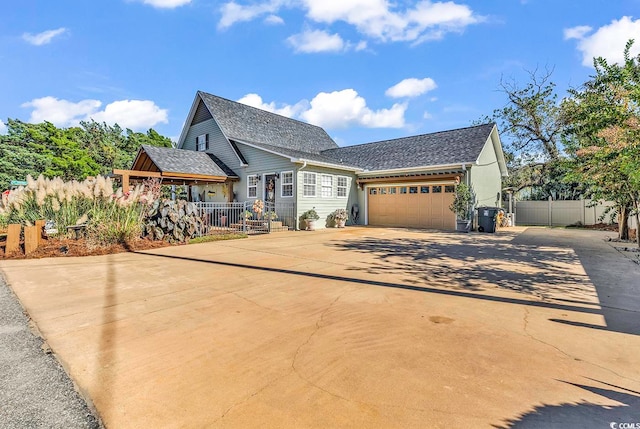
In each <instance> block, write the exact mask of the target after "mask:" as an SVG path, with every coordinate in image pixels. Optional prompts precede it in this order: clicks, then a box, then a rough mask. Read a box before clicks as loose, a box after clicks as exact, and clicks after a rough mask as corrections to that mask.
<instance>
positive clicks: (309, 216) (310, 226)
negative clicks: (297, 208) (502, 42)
mask: <svg viewBox="0 0 640 429" xmlns="http://www.w3.org/2000/svg"><path fill="white" fill-rule="evenodd" d="M318 219H320V216H318V212H316V210H315V209H311V210H307V211H306V212H304V213H302V216H300V220H303V221H304V222H305V224H306V230H307V231H315V230H316V221H317V220H318Z"/></svg>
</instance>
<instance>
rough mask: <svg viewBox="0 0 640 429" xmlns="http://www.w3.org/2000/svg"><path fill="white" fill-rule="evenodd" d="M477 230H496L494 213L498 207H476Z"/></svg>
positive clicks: (497, 210) (498, 209)
mask: <svg viewBox="0 0 640 429" xmlns="http://www.w3.org/2000/svg"><path fill="white" fill-rule="evenodd" d="M476 210H478V232H492V233H493V232H496V221H495V219H496V215H497V214H498V212H499V211H500V210H502V209H501V208H500V207H478V208H477V209H476Z"/></svg>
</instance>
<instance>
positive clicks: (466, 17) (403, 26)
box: [218, 0, 483, 43]
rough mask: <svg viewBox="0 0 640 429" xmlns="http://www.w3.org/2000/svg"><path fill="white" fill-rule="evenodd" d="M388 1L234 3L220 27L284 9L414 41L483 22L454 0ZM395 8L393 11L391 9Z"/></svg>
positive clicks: (228, 6) (382, 37) (373, 34)
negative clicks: (399, 3)
mask: <svg viewBox="0 0 640 429" xmlns="http://www.w3.org/2000/svg"><path fill="white" fill-rule="evenodd" d="M395 5H396V3H390V2H388V1H387V0H335V1H328V0H302V1H297V2H293V1H290V0H289V1H288V0H268V1H266V2H262V3H257V4H251V5H246V6H245V5H241V4H238V3H236V2H235V1H231V2H229V3H226V4H224V5H223V6H222V8H221V9H220V10H221V13H222V17H221V19H220V21H219V23H218V27H219V28H228V27H230V26H232V25H233V24H235V23H237V22H242V21H250V20H253V19H256V18H258V17H260V16H263V15H267V14H273V13H276V12H277V11H278V10H279V9H280V8H281V7H285V6H289V7H298V8H302V9H303V10H304V11H305V12H306V15H307V18H308V19H310V20H311V21H315V22H317V23H323V24H333V23H335V22H345V23H347V24H350V25H352V26H354V27H356V29H357V30H358V31H359V32H360V33H361V34H364V35H366V36H368V37H371V38H374V39H377V40H380V41H385V42H386V41H412V42H414V43H421V42H424V41H426V40H434V39H441V38H442V37H444V35H445V34H447V33H450V32H461V31H463V30H464V29H465V28H466V27H467V26H469V25H471V24H475V23H478V22H480V21H482V20H483V18H482V17H480V16H478V15H476V14H475V13H474V12H473V10H472V9H471V8H470V7H469V6H467V5H463V4H456V3H454V2H453V1H447V2H432V1H430V0H422V1H419V2H418V3H417V4H415V6H414V7H412V8H405V9H399V10H398V9H397V8H395V7H394V6H395ZM392 8H393V9H392Z"/></svg>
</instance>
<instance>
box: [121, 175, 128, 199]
mask: <svg viewBox="0 0 640 429" xmlns="http://www.w3.org/2000/svg"><path fill="white" fill-rule="evenodd" d="M127 192H129V175H128V174H126V173H122V193H123V194H126V193H127Z"/></svg>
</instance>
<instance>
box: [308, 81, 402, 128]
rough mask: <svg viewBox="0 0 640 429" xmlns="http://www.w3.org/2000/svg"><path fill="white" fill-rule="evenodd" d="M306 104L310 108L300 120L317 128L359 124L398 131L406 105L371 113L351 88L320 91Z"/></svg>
mask: <svg viewBox="0 0 640 429" xmlns="http://www.w3.org/2000/svg"><path fill="white" fill-rule="evenodd" d="M310 105H311V107H310V109H309V110H306V111H305V112H303V113H302V114H301V115H300V117H301V118H302V119H304V120H306V121H307V122H309V123H312V124H315V125H319V126H321V127H326V128H344V127H347V126H349V125H361V126H365V127H368V128H401V127H403V126H404V125H405V122H404V113H405V111H406V109H407V104H406V103H402V104H394V105H393V106H392V107H391V108H389V109H380V110H376V111H374V110H371V109H370V108H369V107H367V102H366V100H365V99H364V98H363V97H361V96H360V95H358V93H357V92H356V91H355V90H353V89H344V90H342V91H334V92H331V93H327V92H321V93H319V94H318V95H316V96H315V97H314V98H313V100H311V103H310Z"/></svg>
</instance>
